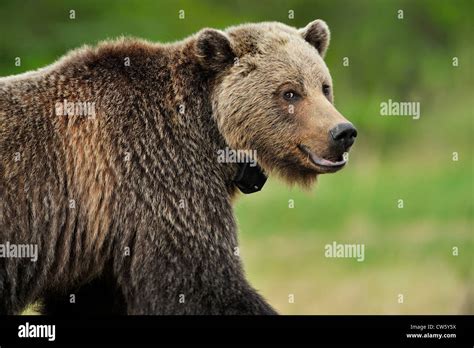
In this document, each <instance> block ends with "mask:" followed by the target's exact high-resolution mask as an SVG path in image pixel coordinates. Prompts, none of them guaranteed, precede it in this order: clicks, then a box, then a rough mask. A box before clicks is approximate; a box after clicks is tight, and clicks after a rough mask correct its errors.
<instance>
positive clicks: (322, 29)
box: [299, 19, 331, 58]
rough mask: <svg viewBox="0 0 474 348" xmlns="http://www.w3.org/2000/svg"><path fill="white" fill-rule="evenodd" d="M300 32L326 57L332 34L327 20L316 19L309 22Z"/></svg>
mask: <svg viewBox="0 0 474 348" xmlns="http://www.w3.org/2000/svg"><path fill="white" fill-rule="evenodd" d="M299 32H300V34H301V36H302V37H303V39H305V40H306V41H308V42H309V43H310V44H311V45H312V46H314V47H315V48H316V49H317V50H318V52H319V55H320V56H321V57H323V58H324V55H325V54H326V50H327V49H328V46H329V39H330V36H331V33H330V32H329V28H328V25H327V24H326V22H325V21H323V20H321V19H316V20H315V21H312V22H311V23H309V24H308V25H307V26H306V27H304V28H301V29H300V30H299Z"/></svg>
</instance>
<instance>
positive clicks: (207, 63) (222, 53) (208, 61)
mask: <svg viewBox="0 0 474 348" xmlns="http://www.w3.org/2000/svg"><path fill="white" fill-rule="evenodd" d="M196 54H197V56H198V58H199V61H200V62H201V64H202V65H203V66H204V67H206V68H208V69H210V70H214V71H219V70H222V69H223V68H225V67H226V66H228V65H231V64H232V63H233V62H234V57H235V54H234V52H233V51H232V48H231V46H230V41H229V38H228V37H227V35H226V34H225V33H224V32H222V31H219V30H215V29H203V30H201V31H200V32H199V33H198V34H197V40H196Z"/></svg>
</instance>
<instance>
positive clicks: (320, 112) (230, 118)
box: [213, 20, 347, 186]
mask: <svg viewBox="0 0 474 348" xmlns="http://www.w3.org/2000/svg"><path fill="white" fill-rule="evenodd" d="M329 36H330V34H329V30H328V28H327V25H326V23H324V22H323V21H321V20H316V21H313V22H311V23H310V24H308V26H306V27H305V28H302V29H300V30H297V29H295V28H292V27H289V26H287V25H284V24H281V23H273V22H271V23H259V24H245V25H241V26H237V27H231V28H229V29H227V30H226V31H225V34H224V33H223V34H222V36H221V39H222V40H224V41H225V40H228V42H229V43H230V48H231V51H232V54H233V57H232V58H233V64H231V65H230V66H229V67H228V68H227V69H226V70H225V73H222V74H221V77H220V79H219V80H218V82H217V83H216V86H215V88H214V91H213V112H214V116H215V118H216V120H217V123H218V127H219V130H220V132H221V133H222V135H223V136H224V138H225V140H226V142H227V143H228V145H229V146H230V147H232V148H234V149H242V150H256V151H257V156H258V158H257V160H258V163H259V164H260V166H261V167H262V168H263V169H264V170H265V171H266V172H276V173H277V174H279V175H281V176H282V177H283V178H284V179H286V180H287V181H289V182H290V183H293V182H297V183H299V184H302V185H303V186H308V185H310V184H311V183H312V182H313V181H314V180H315V179H316V177H317V175H318V174H320V173H324V172H325V171H324V170H323V169H321V168H318V167H317V166H315V165H314V163H312V162H311V161H310V160H309V158H308V156H307V155H305V154H304V153H302V151H301V149H300V148H299V147H298V146H299V145H301V144H303V145H305V146H306V147H307V148H309V149H310V150H311V151H313V152H314V153H316V154H317V155H318V156H320V157H323V158H326V159H329V160H336V161H337V160H338V158H339V157H340V155H341V154H340V153H334V152H333V151H332V148H331V144H330V141H329V130H330V129H332V128H333V127H334V126H336V125H337V124H340V123H347V120H345V118H344V117H343V116H342V115H341V114H340V113H339V112H338V111H337V110H336V109H335V107H334V105H333V95H332V88H331V86H332V80H331V75H330V73H329V70H328V68H327V67H326V64H325V62H324V60H323V58H322V57H323V56H324V54H325V52H326V50H327V47H328V45H329ZM220 45H221V46H225V45H223V44H222V41H221V44H220ZM328 88H329V89H328ZM323 90H324V91H326V92H327V93H326V92H324V91H323ZM288 91H290V92H291V91H293V92H296V93H295V94H298V96H299V97H300V98H299V99H297V100H296V99H295V100H290V101H288V100H285V97H284V96H287V95H289V94H287V93H288Z"/></svg>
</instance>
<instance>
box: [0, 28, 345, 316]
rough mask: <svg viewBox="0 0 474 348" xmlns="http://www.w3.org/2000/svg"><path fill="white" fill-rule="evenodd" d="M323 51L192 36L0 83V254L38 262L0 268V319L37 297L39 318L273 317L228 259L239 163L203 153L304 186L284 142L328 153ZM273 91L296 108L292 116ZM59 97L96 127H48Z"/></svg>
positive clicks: (277, 41)
mask: <svg viewBox="0 0 474 348" xmlns="http://www.w3.org/2000/svg"><path fill="white" fill-rule="evenodd" d="M305 39H306V41H305ZM328 40H329V31H328V30H327V27H326V25H325V23H324V22H322V21H315V22H313V23H311V24H310V25H309V26H308V27H306V28H305V29H302V30H300V31H297V30H296V29H293V28H291V27H288V26H285V25H283V24H279V23H261V24H251V25H243V26H239V27H234V28H229V29H228V30H227V31H226V32H225V33H224V32H220V31H217V30H212V29H205V30H203V31H201V32H199V33H197V34H196V35H194V36H192V37H190V38H188V39H186V40H184V41H181V42H178V43H174V44H169V45H163V44H153V43H149V42H145V41H140V40H135V39H121V40H118V41H114V42H105V43H102V44H100V45H98V46H97V47H96V48H91V47H83V48H81V49H78V50H76V51H74V52H71V53H69V54H68V55H66V56H65V57H63V58H62V59H60V60H59V61H58V62H56V63H55V64H53V65H51V66H49V67H46V68H44V69H40V70H38V71H35V72H30V73H26V74H22V75H18V76H12V77H7V78H2V79H0V141H1V142H0V146H1V147H0V154H1V157H2V166H1V178H2V179H1V183H0V185H1V187H0V189H1V192H2V202H1V204H2V206H1V216H0V243H5V242H7V241H8V242H10V243H16V244H37V245H38V250H39V258H38V261H37V262H31V261H30V260H29V259H24V258H0V314H14V313H19V312H21V310H22V309H24V308H25V306H26V305H28V304H29V303H31V302H33V301H36V300H38V299H40V298H44V300H45V312H46V313H75V314H78V313H81V312H83V311H89V312H99V313H123V314H125V313H127V314H274V313H275V311H274V310H273V309H272V308H271V307H270V306H269V305H268V304H267V303H266V302H265V301H264V299H263V298H262V297H261V296H260V295H258V294H257V293H256V292H255V290H253V289H252V287H251V286H250V285H249V284H248V282H247V281H246V280H245V278H244V274H243V271H242V266H241V262H240V259H239V257H238V256H237V255H236V253H235V250H236V249H235V248H236V247H237V246H238V244H237V234H236V224H235V220H234V216H233V213H232V207H231V198H232V196H233V195H234V194H235V191H236V188H235V184H234V183H233V178H234V177H235V175H236V172H237V170H238V165H237V164H235V163H219V162H218V161H217V160H216V159H217V156H216V153H217V150H219V149H223V148H225V147H226V146H229V147H231V148H234V149H251V150H257V154H258V161H259V164H260V166H261V167H262V168H263V169H264V170H265V171H266V172H268V173H270V172H277V173H280V174H281V175H282V176H283V177H284V178H286V179H288V180H289V181H292V182H294V181H297V182H300V183H302V184H308V183H309V182H311V181H312V180H314V178H315V177H316V175H317V174H318V173H320V172H321V170H320V169H318V167H317V166H315V165H314V164H312V163H311V162H310V161H309V159H308V157H307V156H305V155H304V154H302V153H301V152H298V148H297V144H299V143H301V142H304V143H306V144H307V145H308V146H310V147H311V148H312V149H313V150H314V151H315V152H316V153H318V154H320V155H322V156H324V155H328V154H329V150H328V149H329V148H330V147H329V145H328V138H327V134H328V133H327V132H328V129H329V128H330V127H332V126H333V125H334V124H336V123H338V122H341V121H343V120H344V119H343V118H342V116H340V115H339V114H338V113H337V111H336V110H335V109H334V107H333V106H332V104H331V100H332V97H330V98H329V99H328V98H326V97H325V96H323V94H322V93H321V91H320V90H321V84H322V83H329V84H330V75H329V72H328V70H327V68H326V66H325V64H324V62H323V60H322V59H321V56H320V55H324V52H325V50H326V48H327V45H328ZM309 43H311V45H310V44H309ZM315 48H316V49H315ZM318 51H319V54H318ZM127 62H130V64H127ZM284 84H286V85H288V84H290V85H291V86H293V87H292V88H295V89H296V88H299V89H300V91H301V92H300V93H301V94H302V95H303V96H305V98H304V100H302V101H301V102H298V103H295V105H294V107H295V112H294V115H289V114H288V112H287V105H286V104H285V102H284V101H282V100H281V98H280V94H281V89H282V88H283V87H284V86H283V85H284ZM282 86H283V87H282ZM65 99H66V100H67V101H68V102H94V103H95V117H93V118H91V117H81V116H72V115H70V116H58V115H57V114H56V112H55V105H56V103H58V102H59V103H61V102H63V100H65ZM328 156H329V155H328ZM128 251H130V252H128ZM69 294H75V295H76V304H70V303H69V301H68V299H69V297H67V296H69Z"/></svg>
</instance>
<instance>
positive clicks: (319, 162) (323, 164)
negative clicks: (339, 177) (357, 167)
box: [298, 144, 347, 172]
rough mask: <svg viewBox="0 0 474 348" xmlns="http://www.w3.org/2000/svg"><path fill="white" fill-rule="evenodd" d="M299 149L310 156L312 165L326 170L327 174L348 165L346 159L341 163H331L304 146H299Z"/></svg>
mask: <svg viewBox="0 0 474 348" xmlns="http://www.w3.org/2000/svg"><path fill="white" fill-rule="evenodd" d="M298 148H299V149H300V150H301V151H302V152H303V153H304V154H305V155H307V156H308V158H309V160H310V161H311V163H313V164H314V165H316V166H318V167H320V168H322V169H324V171H325V172H335V171H337V170H339V169H341V168H342V167H344V165H345V164H346V163H347V160H346V159H344V157H342V158H341V160H339V161H331V160H328V159H325V158H322V157H319V156H318V155H316V154H315V153H314V152H313V151H311V150H310V149H309V148H308V147H307V146H305V145H303V144H299V145H298Z"/></svg>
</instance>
